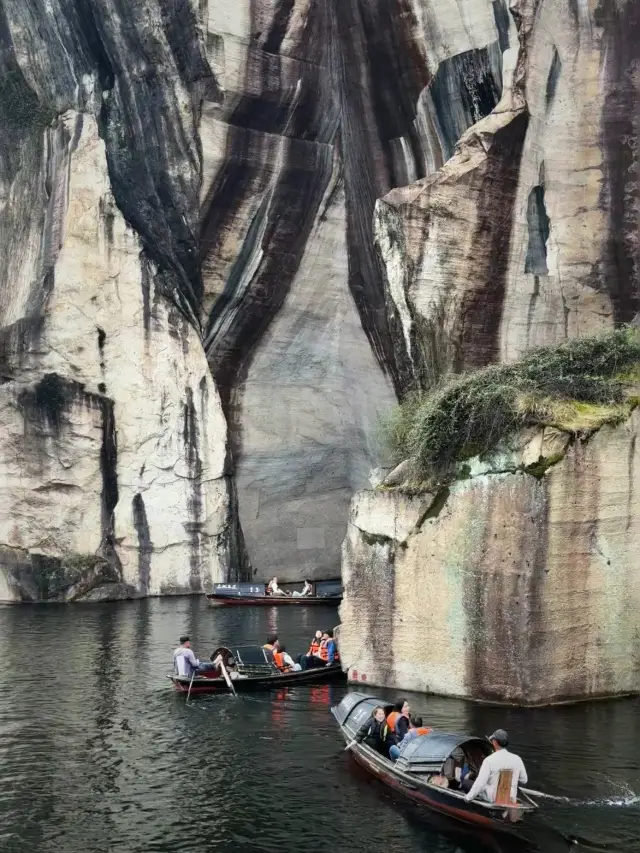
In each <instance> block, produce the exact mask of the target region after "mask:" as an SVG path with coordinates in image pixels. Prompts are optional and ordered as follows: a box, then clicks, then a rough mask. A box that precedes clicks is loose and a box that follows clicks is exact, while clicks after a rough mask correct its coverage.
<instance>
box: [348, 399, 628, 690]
mask: <svg viewBox="0 0 640 853" xmlns="http://www.w3.org/2000/svg"><path fill="white" fill-rule="evenodd" d="M639 431H640V413H639V412H638V410H637V409H636V410H635V411H634V412H633V414H632V415H631V416H630V418H629V419H628V420H627V421H626V422H625V423H623V424H621V425H619V426H609V425H607V426H603V427H601V428H600V429H599V430H598V431H597V432H595V433H594V434H593V435H591V436H590V437H589V438H588V439H584V440H580V439H575V438H572V437H570V436H569V435H568V434H566V433H560V432H558V431H557V430H551V431H549V430H536V431H531V432H529V431H528V432H526V433H525V434H522V435H520V436H518V437H516V438H514V439H513V440H512V441H510V443H509V447H508V448H506V447H505V448H503V449H502V450H501V452H500V453H499V454H496V456H495V457H494V458H493V459H490V460H477V459H476V460H472V461H471V464H470V466H469V468H468V470H467V471H466V477H465V479H459V480H456V481H454V482H452V483H451V484H450V486H449V489H448V491H447V492H446V493H440V494H439V495H428V496H420V495H417V496H415V495H414V496H407V495H404V494H402V492H401V491H397V490H392V491H385V490H384V487H382V488H379V489H378V490H376V491H373V492H362V493H360V494H358V495H356V496H355V497H354V500H353V503H352V509H351V516H350V523H349V528H348V533H347V537H346V539H345V542H344V544H343V563H342V568H343V579H344V585H345V598H344V601H343V604H342V607H341V633H340V644H341V654H342V658H343V660H344V662H345V664H346V665H347V666H348V667H349V675H350V678H351V679H352V680H353V681H366V682H367V683H371V684H379V685H384V686H389V687H397V688H402V689H406V690H416V691H426V692H434V693H440V694H443V695H449V696H461V697H468V698H473V699H478V700H486V701H502V702H512V703H518V704H547V703H554V702H562V701H574V700H580V699H585V698H589V697H595V696H614V695H618V694H628V693H638V692H640V627H639V623H638V616H637V614H638V612H639V608H640V573H639V572H638V553H640V457H639V455H638V437H639ZM545 433H546V435H545ZM409 530H410V532H407V531H409Z"/></svg>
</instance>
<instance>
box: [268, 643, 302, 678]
mask: <svg viewBox="0 0 640 853" xmlns="http://www.w3.org/2000/svg"><path fill="white" fill-rule="evenodd" d="M273 662H274V663H275V665H276V666H277V667H278V669H279V670H280V672H300V669H301V668H302V667H301V666H300V664H299V663H295V662H294V661H293V660H292V658H291V655H290V654H288V652H287V649H286V646H281V645H280V644H278V646H277V647H276V648H275V649H274V650H273Z"/></svg>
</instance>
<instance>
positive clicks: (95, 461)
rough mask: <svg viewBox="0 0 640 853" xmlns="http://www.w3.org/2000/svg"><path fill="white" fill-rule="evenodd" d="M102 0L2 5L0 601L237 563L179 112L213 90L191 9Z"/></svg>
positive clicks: (168, 584)
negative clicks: (202, 325)
mask: <svg viewBox="0 0 640 853" xmlns="http://www.w3.org/2000/svg"><path fill="white" fill-rule="evenodd" d="M119 6H120V4H119V3H111V2H106V0H105V2H96V3H93V2H92V3H74V2H65V0H60V2H59V3H58V2H53V3H48V4H46V5H45V4H44V3H43V4H40V3H31V4H24V3H21V2H11V0H7V2H5V3H3V7H2V19H1V21H0V24H1V26H0V37H1V39H2V50H1V58H2V77H1V86H0V132H1V133H2V135H3V138H2V145H1V146H0V148H1V151H0V179H1V181H2V226H1V235H0V252H1V253H2V264H3V269H4V270H5V276H4V281H3V285H2V288H1V289H0V325H1V326H2V335H1V339H0V341H1V342H0V372H1V377H2V379H1V387H0V412H1V415H0V424H1V426H0V460H1V461H0V470H1V472H2V474H1V477H0V543H1V544H0V599H1V600H10V601H11V600H37V599H74V598H79V597H87V596H88V597H120V596H129V595H147V594H158V593H163V592H189V591H201V590H202V589H203V586H208V585H209V584H210V583H211V582H212V581H214V580H221V579H222V578H224V577H226V576H228V575H229V573H230V572H234V571H238V570H241V569H242V559H241V557H242V541H241V536H240V534H239V531H238V530H237V525H236V522H235V506H234V501H235V498H234V494H235V492H234V487H233V484H232V482H231V481H230V479H229V468H228V460H227V429H226V423H225V419H224V416H223V412H222V408H221V405H220V401H219V397H218V392H217V390H216V388H215V385H214V382H213V380H212V377H211V374H210V371H209V368H208V365H207V361H206V358H205V354H204V351H203V348H202V344H201V334H200V305H201V299H202V280H201V275H200V264H199V248H198V215H199V208H198V190H199V185H200V171H201V166H200V160H201V154H200V149H199V145H198V139H197V133H196V120H197V114H198V109H199V103H200V97H201V96H200V95H199V94H198V92H199V87H200V88H202V87H206V85H207V84H210V85H214V84H215V81H214V80H213V77H212V75H211V72H210V70H209V68H208V65H207V63H206V60H205V58H204V55H203V53H202V51H201V50H200V41H199V38H198V31H197V27H196V22H195V17H194V15H193V14H192V13H191V10H190V7H189V5H188V4H186V5H184V7H183V8H182V10H181V12H180V20H177V19H176V14H177V12H178V10H177V9H174V10H173V12H174V13H175V14H173V15H172V14H171V8H170V4H167V6H166V7H165V6H163V4H159V3H157V2H155V0H147V2H140V3H136V4H126V9H125V6H123V7H122V9H119ZM189 14H190V15H191V18H189ZM238 552H240V553H238Z"/></svg>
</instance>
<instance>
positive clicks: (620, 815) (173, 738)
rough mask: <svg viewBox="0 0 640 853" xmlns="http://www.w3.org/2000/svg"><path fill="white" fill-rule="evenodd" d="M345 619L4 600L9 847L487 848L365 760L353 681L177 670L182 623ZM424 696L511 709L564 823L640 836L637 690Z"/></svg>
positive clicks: (455, 707)
mask: <svg viewBox="0 0 640 853" xmlns="http://www.w3.org/2000/svg"><path fill="white" fill-rule="evenodd" d="M337 622H338V617H337V612H336V611H335V609H333V608H312V607H308V608H287V607H284V608H280V609H278V608H275V607H274V608H247V609H244V608H238V609H223V608H218V609H213V608H208V607H207V606H206V605H205V603H204V601H203V600H200V599H198V598H181V599H163V600H153V601H140V602H123V603H118V604H103V605H91V606H89V605H87V606H82V605H80V606H72V607H32V608H29V607H24V608H23V607H0V850H2V851H5V852H6V853H23V852H24V853H40V851H42V853H63V852H64V853H143V851H144V853H147V851H163V853H167V851H189V853H199V851H210V850H213V851H221V853H244V851H247V853H249V851H258V852H260V851H265V853H270V852H271V851H273V853H276V852H277V853H283V851H301V853H302V851H304V853H316V852H317V853H324V851H345V853H360V851H362V853H364V852H365V851H366V853H370V851H373V850H381V851H385V853H395V851H398V853H400V851H402V853H418V851H420V853H462V851H464V853H477V851H480V850H485V849H487V848H486V846H483V844H481V843H480V842H479V841H478V840H476V839H474V838H473V837H465V836H464V835H459V834H458V835H456V834H453V835H452V834H451V826H450V825H449V824H441V823H439V822H438V823H436V822H434V820H435V819H431V818H429V817H427V818H426V819H425V818H424V817H421V816H420V814H419V813H418V812H416V811H414V810H413V807H410V806H407V805H406V804H405V803H404V802H403V801H401V800H400V801H399V800H397V799H395V798H394V797H393V796H391V795H390V794H389V793H388V792H387V790H386V789H385V788H384V787H382V786H381V785H380V784H379V783H377V782H375V781H372V780H370V779H368V778H366V777H364V776H363V775H362V772H361V771H359V770H358V769H357V767H356V766H355V765H354V764H353V762H352V761H351V760H350V759H349V757H348V756H347V755H345V753H344V752H343V751H342V746H343V743H342V741H341V739H340V737H339V735H338V733H337V731H336V728H335V725H334V723H333V718H332V717H331V716H330V714H329V707H330V705H332V704H335V703H336V702H337V701H339V699H340V697H341V696H342V695H343V692H344V690H345V689H346V688H342V687H340V688H333V687H329V686H319V687H315V688H313V687H307V688H298V689H296V690H292V691H289V692H288V693H286V694H283V695H278V694H270V695H256V696H249V697H241V698H239V699H233V698H231V697H201V698H198V699H196V700H195V701H194V702H193V704H192V706H191V707H186V706H185V700H184V697H183V696H182V697H181V696H178V695H175V694H174V693H173V691H172V689H171V685H170V683H169V681H168V680H167V679H166V678H165V677H164V676H165V673H166V672H168V671H169V669H170V661H171V654H172V651H173V648H174V647H175V645H176V640H177V637H178V636H179V634H181V633H182V632H184V631H187V632H189V633H190V634H191V637H192V639H193V641H194V645H195V647H196V651H198V652H199V653H200V654H201V655H202V656H204V655H205V654H206V655H208V654H209V653H210V652H211V651H212V650H213V647H214V646H215V645H216V644H218V643H221V642H233V641H236V640H244V641H246V642H253V641H263V640H264V637H265V635H266V634H267V633H268V632H270V631H272V630H275V631H277V632H278V633H279V635H280V637H281V638H282V639H284V640H285V641H286V642H287V645H288V647H289V650H290V651H291V652H293V651H298V650H302V649H303V648H304V647H305V645H306V642H307V640H308V638H309V636H310V635H311V634H312V633H313V631H314V630H315V629H316V628H317V627H321V628H324V627H331V626H333V625H335V624H337ZM374 692H375V691H374ZM387 695H390V694H387ZM391 698H393V695H391ZM409 698H410V701H412V703H413V704H414V705H415V706H416V707H418V708H419V709H420V710H422V711H423V712H424V713H423V715H424V716H425V719H426V721H428V723H429V724H430V725H436V726H440V727H444V728H449V729H451V728H454V729H462V730H468V731H471V732H478V733H481V734H485V733H487V732H489V731H491V730H493V729H494V728H496V727H497V726H498V725H500V726H504V727H505V728H507V729H508V730H509V732H510V734H511V738H512V742H513V748H514V750H516V751H518V752H519V753H520V754H521V755H522V756H523V758H524V760H525V762H526V764H527V766H528V769H529V773H530V777H531V785H532V787H542V788H544V789H545V790H547V791H549V792H550V793H556V794H563V795H566V796H569V797H571V798H572V802H571V803H570V804H560V805H558V804H548V806H545V813H546V816H547V820H548V823H549V825H550V826H552V827H555V828H556V829H559V830H562V831H563V832H573V833H577V834H579V835H580V836H581V837H583V838H586V839H589V840H590V841H591V842H593V843H595V844H597V845H606V847H605V849H609V850H621V851H623V850H624V851H629V853H632V852H633V851H640V841H639V840H638V839H639V838H640V802H639V800H638V796H637V794H638V793H640V705H639V704H638V702H637V701H636V700H623V701H614V702H604V703H596V704H591V705H581V706H574V707H568V708H563V709H555V710H537V711H517V710H506V709H500V708H489V707H481V706H476V705H473V704H470V703H465V702H459V701H451V700H443V699H435V698H429V699H426V698H425V697H411V696H410V697H409ZM490 849H491V848H490ZM493 849H494V850H502V849H503V848H496V847H494V848H493ZM541 849H542V850H543V851H544V853H547V850H545V847H544V845H543V846H542V848H541ZM547 849H548V848H547Z"/></svg>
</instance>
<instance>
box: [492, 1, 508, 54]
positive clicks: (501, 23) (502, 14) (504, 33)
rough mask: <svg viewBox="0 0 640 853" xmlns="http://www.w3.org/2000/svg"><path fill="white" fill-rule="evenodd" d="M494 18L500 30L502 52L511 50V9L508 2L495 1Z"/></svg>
mask: <svg viewBox="0 0 640 853" xmlns="http://www.w3.org/2000/svg"><path fill="white" fill-rule="evenodd" d="M493 17H494V19H495V22H496V29H497V30H498V40H499V42H498V43H499V45H500V50H501V51H502V52H503V53H504V51H505V50H508V48H509V9H508V6H507V3H506V0H493Z"/></svg>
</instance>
